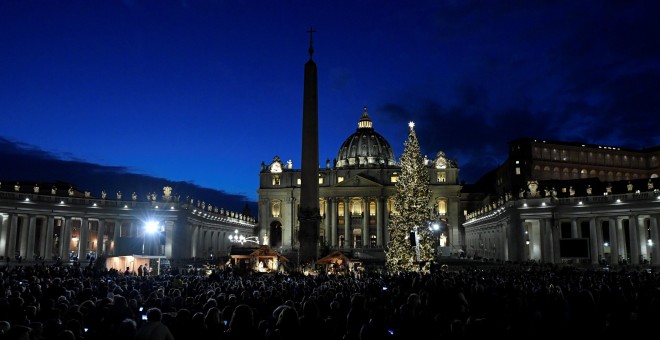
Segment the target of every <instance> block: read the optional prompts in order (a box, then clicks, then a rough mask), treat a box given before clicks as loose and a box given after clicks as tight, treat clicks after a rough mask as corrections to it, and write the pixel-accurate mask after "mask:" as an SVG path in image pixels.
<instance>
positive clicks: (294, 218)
mask: <svg viewBox="0 0 660 340" xmlns="http://www.w3.org/2000/svg"><path fill="white" fill-rule="evenodd" d="M287 201H288V203H289V214H290V216H291V226H290V227H289V232H288V233H284V232H283V237H284V240H282V244H284V245H287V244H288V245H289V247H300V245H299V244H298V238H297V236H298V235H296V225H297V223H298V215H297V214H296V198H295V197H289V198H288V200H287Z"/></svg>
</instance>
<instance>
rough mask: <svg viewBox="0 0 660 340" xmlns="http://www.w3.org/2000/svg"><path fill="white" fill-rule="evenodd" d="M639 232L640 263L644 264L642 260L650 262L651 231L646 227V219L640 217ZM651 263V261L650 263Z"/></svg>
mask: <svg viewBox="0 0 660 340" xmlns="http://www.w3.org/2000/svg"><path fill="white" fill-rule="evenodd" d="M637 225H638V227H637V231H638V235H639V239H638V240H637V241H638V242H639V251H640V256H639V258H640V260H639V261H640V263H641V262H642V259H645V260H649V258H650V256H649V246H648V244H649V243H648V242H649V234H648V233H649V229H650V228H648V227H647V226H646V220H645V219H644V218H640V217H639V216H638V217H637ZM649 263H650V261H649Z"/></svg>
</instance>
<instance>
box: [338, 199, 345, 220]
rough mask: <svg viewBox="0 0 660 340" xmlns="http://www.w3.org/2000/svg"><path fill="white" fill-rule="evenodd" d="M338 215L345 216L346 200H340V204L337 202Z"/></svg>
mask: <svg viewBox="0 0 660 340" xmlns="http://www.w3.org/2000/svg"><path fill="white" fill-rule="evenodd" d="M337 215H339V217H344V202H339V204H337Z"/></svg>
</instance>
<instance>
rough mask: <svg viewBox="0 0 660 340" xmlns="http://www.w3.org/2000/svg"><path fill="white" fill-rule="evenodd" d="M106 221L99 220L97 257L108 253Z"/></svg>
mask: <svg viewBox="0 0 660 340" xmlns="http://www.w3.org/2000/svg"><path fill="white" fill-rule="evenodd" d="M104 239H105V220H99V228H98V230H97V232H96V253H97V256H100V255H102V254H105V253H106V249H105V242H104V241H103V240H104Z"/></svg>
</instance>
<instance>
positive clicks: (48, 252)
mask: <svg viewBox="0 0 660 340" xmlns="http://www.w3.org/2000/svg"><path fill="white" fill-rule="evenodd" d="M54 233H55V217H54V216H48V217H47V221H46V235H45V236H46V237H45V238H44V246H43V248H42V249H43V250H44V252H43V257H44V259H46V260H49V259H51V258H52V257H53V252H54V251H55V247H54V245H55V244H54V243H53V234H54Z"/></svg>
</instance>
